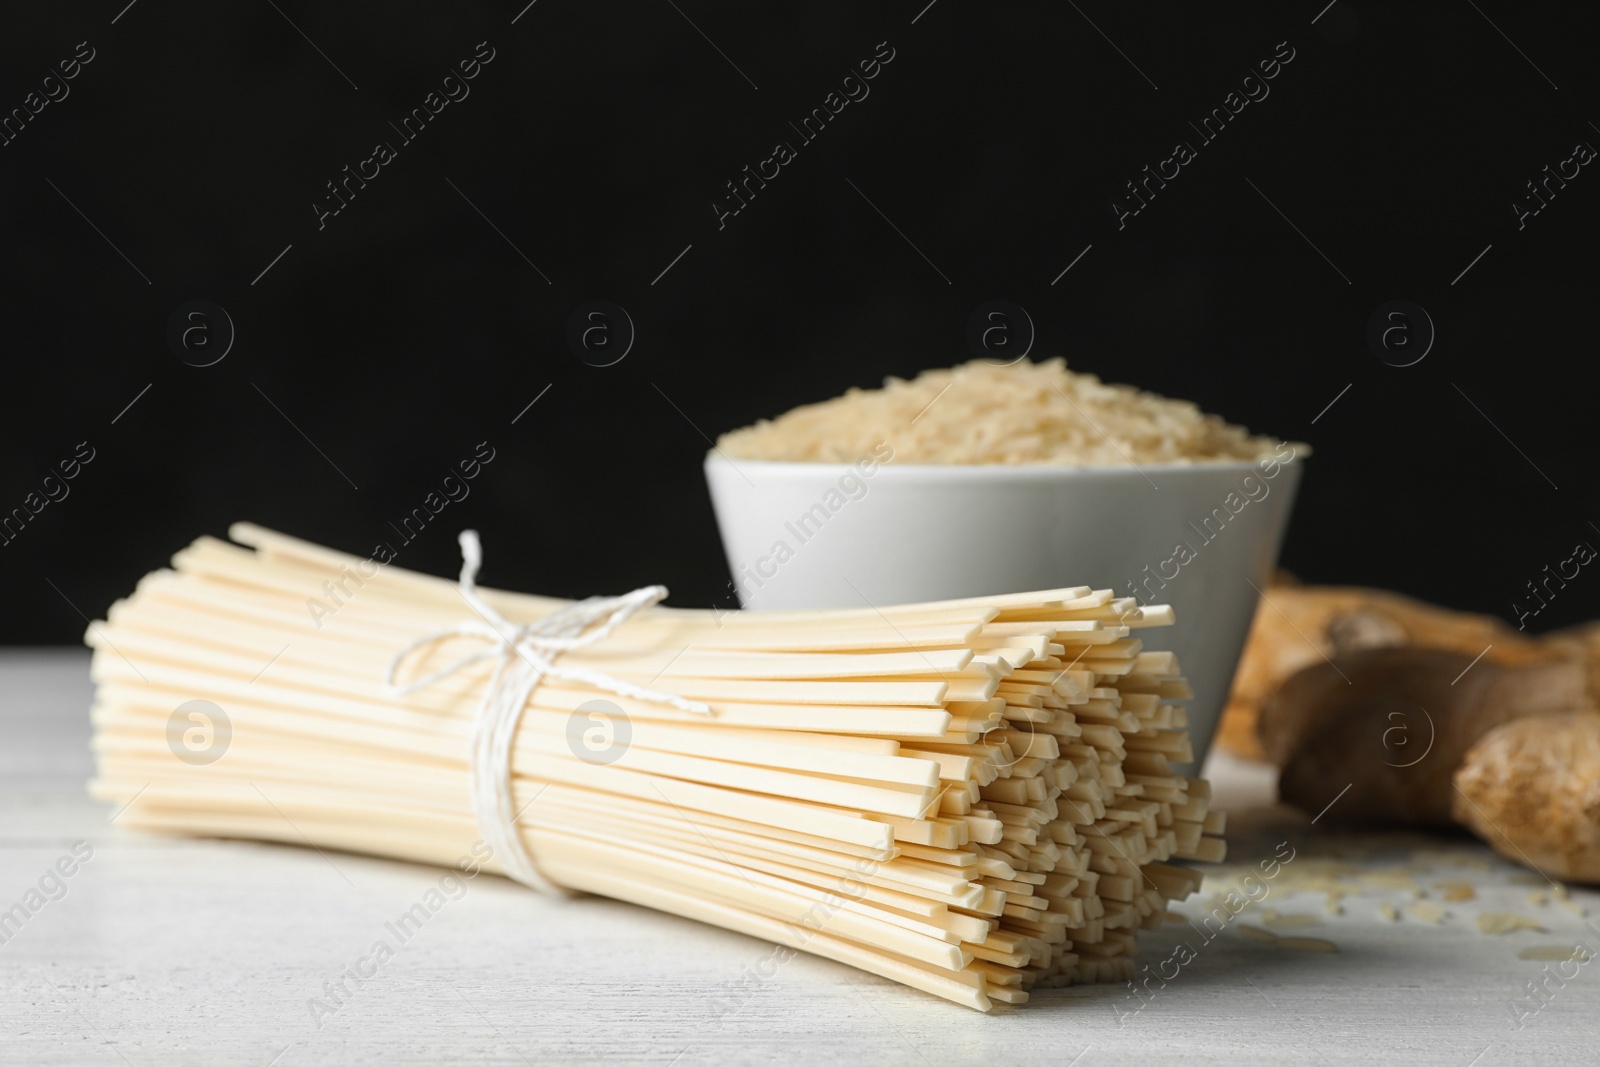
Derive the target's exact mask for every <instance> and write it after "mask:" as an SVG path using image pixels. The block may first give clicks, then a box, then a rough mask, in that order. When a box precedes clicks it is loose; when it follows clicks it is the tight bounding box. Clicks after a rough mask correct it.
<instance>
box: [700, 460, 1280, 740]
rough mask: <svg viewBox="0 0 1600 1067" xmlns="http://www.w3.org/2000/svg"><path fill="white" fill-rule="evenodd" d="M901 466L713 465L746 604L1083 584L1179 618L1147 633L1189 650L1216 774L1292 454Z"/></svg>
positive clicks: (824, 604)
mask: <svg viewBox="0 0 1600 1067" xmlns="http://www.w3.org/2000/svg"><path fill="white" fill-rule="evenodd" d="M885 452H888V450H887V449H886V448H884V447H882V446H880V455H879V457H878V458H877V459H874V458H873V457H870V456H869V457H865V459H864V460H863V462H861V463H858V464H853V465H844V464H827V463H776V462H768V461H758V460H743V459H741V460H732V459H729V458H727V457H724V456H723V455H721V454H720V453H718V452H712V453H711V454H709V455H708V456H707V457H706V464H705V469H706V481H707V482H708V483H709V485H710V488H711V501H712V504H713V506H714V507H715V509H716V515H717V525H718V527H719V528H720V529H721V532H722V543H723V547H724V549H725V551H726V552H727V556H728V566H729V568H730V569H731V570H732V572H733V575H734V578H733V582H734V586H735V591H736V592H737V594H738V597H739V601H740V603H741V604H743V605H744V607H746V608H748V609H751V610H793V609H798V608H851V607H866V606H868V605H874V606H880V607H881V606H882V605H884V604H903V603H910V602H915V601H923V600H945V599H950V598H954V597H968V596H982V595H987V594H991V593H1018V592H1026V591H1030V590H1034V589H1055V588H1060V587H1063V586H1071V585H1089V586H1093V587H1095V588H1096V589H1112V590H1114V591H1115V592H1116V593H1117V594H1118V595H1119V596H1136V597H1137V598H1138V600H1139V602H1140V603H1141V604H1171V605H1172V607H1173V610H1174V612H1175V614H1176V617H1177V624H1176V625H1175V626H1173V627H1171V628H1169V629H1160V630H1146V631H1142V632H1141V634H1140V636H1141V637H1142V638H1143V639H1144V640H1145V642H1146V644H1147V646H1148V647H1151V648H1168V649H1171V650H1173V651H1174V652H1176V653H1177V655H1178V661H1179V664H1180V665H1181V667H1182V668H1183V671H1184V674H1185V675H1186V676H1187V677H1188V678H1189V680H1190V683H1191V684H1192V685H1193V686H1194V692H1195V696H1194V699H1193V700H1192V701H1191V702H1190V704H1189V729H1190V733H1191V735H1192V738H1193V744H1194V752H1195V760H1196V764H1195V765H1196V766H1198V764H1199V762H1200V761H1203V760H1204V759H1205V753H1206V750H1207V749H1208V748H1209V746H1210V744H1211V737H1212V734H1213V733H1214V732H1215V730H1216V726H1217V720H1218V718H1219V717H1220V715H1221V714H1222V708H1223V705H1224V703H1225V702H1226V700H1227V696H1228V688H1229V686H1230V685H1231V684H1232V681H1233V672H1234V668H1235V667H1236V666H1237V664H1238V660H1239V653H1240V651H1241V650H1242V649H1243V647H1244V640H1245V636H1246V634H1247V633H1248V631H1249V629H1250V620H1251V617H1252V616H1253V615H1254V612H1255V609H1256V601H1257V599H1258V597H1259V593H1258V590H1264V589H1266V587H1267V583H1268V582H1269V581H1270V580H1271V577H1272V570H1273V566H1274V563H1275V562H1276V559H1277V555H1278V546H1279V543H1280V542H1281V541H1282V539H1283V533H1284V529H1285V527H1286V526H1287V525H1288V518H1289V511H1290V508H1291V506H1292V504H1293V502H1294V495H1295V489H1296V488H1297V487H1298V485H1299V481H1300V471H1301V462H1300V461H1299V460H1297V459H1295V458H1294V452H1293V449H1292V447H1291V446H1288V445H1284V446H1282V448H1281V449H1280V460H1262V461H1257V462H1232V463H1204V464H1160V465H1151V466H1141V467H1137V468H1134V467H1071V468H1069V467H1042V466H1033V467H1007V466H954V465H952V466H933V465H911V464H897V463H894V462H893V461H892V458H891V459H890V461H888V462H881V460H882V459H883V458H884V455H883V454H884V453H885ZM888 454H889V455H890V456H891V457H892V452H889V453H888ZM1180 548H1185V549H1187V550H1188V551H1187V552H1182V551H1179V549H1180ZM1263 610H1271V609H1270V608H1265V609H1263Z"/></svg>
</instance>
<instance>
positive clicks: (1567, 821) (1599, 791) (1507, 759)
mask: <svg viewBox="0 0 1600 1067" xmlns="http://www.w3.org/2000/svg"><path fill="white" fill-rule="evenodd" d="M1455 790H1456V795H1455V797H1454V803H1453V805H1452V809H1451V810H1452V813H1453V814H1454V816H1455V818H1456V821H1458V822H1459V823H1461V824H1462V825H1463V826H1465V827H1467V828H1468V829H1470V830H1471V831H1472V832H1473V833H1475V834H1477V835H1478V836H1479V837H1481V838H1483V839H1484V840H1485V841H1487V842H1489V844H1490V845H1491V846H1493V848H1494V850H1495V851H1496V852H1498V853H1500V854H1501V855H1502V856H1505V857H1506V858H1507V859H1511V860H1514V861H1516V862H1518V863H1525V864H1528V865H1529V866H1532V867H1533V868H1534V869H1535V870H1538V871H1539V872H1540V873H1542V874H1544V875H1546V876H1549V877H1556V878H1566V879H1571V880H1574V881H1580V882H1594V881H1600V715H1595V714H1591V713H1584V712H1578V713H1575V714H1571V715H1562V716H1560V717H1558V718H1554V719H1541V720H1518V721H1515V722H1509V723H1506V724H1505V725H1503V726H1500V727H1498V728H1496V729H1494V730H1491V731H1489V732H1488V733H1487V734H1485V735H1484V736H1483V737H1482V738H1480V739H1479V741H1478V743H1477V744H1475V745H1473V746H1472V748H1471V750H1469V751H1468V752H1467V756H1466V761H1465V763H1463V765H1462V767H1461V769H1460V770H1459V771H1457V772H1456V774H1455Z"/></svg>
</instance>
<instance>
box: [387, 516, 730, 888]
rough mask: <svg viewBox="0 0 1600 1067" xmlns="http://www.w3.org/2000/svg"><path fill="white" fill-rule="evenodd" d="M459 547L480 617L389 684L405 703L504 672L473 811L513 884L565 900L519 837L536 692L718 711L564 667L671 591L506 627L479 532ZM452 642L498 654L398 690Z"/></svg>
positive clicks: (477, 747) (467, 533)
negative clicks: (523, 735)
mask: <svg viewBox="0 0 1600 1067" xmlns="http://www.w3.org/2000/svg"><path fill="white" fill-rule="evenodd" d="M458 540H459V541H460V544H461V579H460V583H459V586H458V589H459V592H460V593H461V598H462V599H463V600H465V601H466V602H467V605H468V606H469V607H471V608H472V610H473V611H474V612H475V613H476V614H477V616H478V617H477V618H475V619H466V620H464V621H462V622H459V623H456V624H455V625H453V626H446V627H444V628H442V629H439V630H435V631H433V632H432V633H429V634H424V635H423V636H422V637H419V638H417V639H416V640H415V641H413V642H411V643H410V644H409V645H407V646H406V647H405V648H403V649H401V650H400V651H399V652H398V653H396V654H395V657H394V659H393V660H391V661H390V663H389V671H388V674H387V676H386V677H385V683H386V684H387V685H388V687H389V689H390V691H391V692H393V693H395V694H396V695H398V696H405V695H407V694H410V693H414V692H416V691H417V690H419V689H422V688H425V687H427V686H430V685H433V684H434V683H435V682H439V681H441V680H443V679H445V678H448V677H450V676H451V675H453V674H455V673H457V672H458V671H463V670H466V669H467V668H469V667H472V666H474V665H476V664H478V663H482V662H484V661H485V660H493V661H494V664H495V666H494V673H493V675H491V677H490V679H489V685H488V688H487V689H486V690H485V691H484V695H483V704H482V705H481V706H480V707H479V709H478V714H477V717H476V718H475V719H474V720H473V724H472V736H471V740H470V744H469V748H468V759H467V762H468V766H469V768H470V770H471V779H472V807H473V811H474V813H475V814H476V816H477V819H478V826H479V828H480V829H481V830H482V831H483V836H484V840H485V841H486V842H487V843H488V844H489V846H490V848H491V849H493V855H494V856H495V858H497V859H498V860H499V861H500V865H501V867H503V868H504V869H505V872H506V874H507V875H508V876H509V877H511V878H514V879H516V880H517V881H519V882H521V883H522V884H524V885H527V886H530V887H532V888H534V889H538V890H541V891H543V892H546V893H560V892H563V890H561V889H560V887H558V886H557V885H556V884H555V883H553V882H551V881H550V880H549V879H548V878H546V877H545V875H544V874H543V872H541V871H540V870H539V866H538V864H537V863H535V862H534V859H533V855H532V854H531V853H530V852H529V851H528V848H527V845H526V844H525V843H524V842H523V839H522V834H521V833H519V832H518V830H517V816H518V815H519V814H521V813H520V812H516V811H513V810H512V789H511V751H512V742H513V741H514V740H515V738H516V735H517V726H518V724H519V723H521V721H522V713H523V712H524V711H525V710H526V709H527V706H528V703H529V701H530V700H531V699H532V698H533V691H534V689H535V688H537V687H538V685H539V683H540V682H541V681H542V680H543V679H545V678H558V679H561V680H562V681H568V682H577V683H580V684H583V685H587V686H590V687H592V688H595V689H599V690H602V691H604V692H607V693H612V694H615V695H616V696H621V697H628V698H630V699H633V700H641V701H646V702H648V703H652V704H664V705H667V706H669V707H673V708H677V709H678V710H679V711H684V712H689V713H691V714H695V715H710V714H711V708H710V707H709V706H708V705H706V704H703V703H701V702H699V701H696V700H686V699H685V698H683V697H680V696H678V695H676V694H674V693H665V692H661V691H659V690H655V689H650V688H647V687H645V686H641V685H635V684H633V683H632V682H626V681H623V680H621V679H619V678H613V677H611V676H610V675H608V674H606V673H604V672H603V671H596V670H591V669H589V668H586V667H575V666H567V665H563V664H560V663H558V662H556V659H557V657H558V656H560V655H561V653H563V652H570V651H573V650H574V649H579V648H584V647H587V646H589V645H593V644H595V643H597V642H599V641H603V640H605V639H606V638H607V637H609V636H610V635H611V634H612V633H613V632H614V631H615V630H616V629H617V627H619V626H621V625H622V624H623V623H625V622H627V621H628V619H630V618H632V617H633V616H634V615H635V614H636V613H638V612H639V611H642V610H643V609H645V608H648V607H653V606H654V605H656V604H659V603H660V602H661V601H663V600H665V599H666V596H667V589H666V587H665V586H661V585H647V586H644V587H642V588H640V589H635V590H634V591H633V592H631V593H624V594H623V595H621V596H614V597H590V598H588V599H587V600H580V601H576V602H574V603H572V604H569V605H568V606H566V607H564V608H561V609H560V610H559V611H555V612H552V613H551V614H549V615H546V616H544V617H543V618H541V619H535V620H534V621H533V622H530V623H522V624H517V623H513V622H511V621H510V620H508V619H506V618H505V616H503V615H501V614H500V613H499V612H498V611H496V610H495V609H494V607H493V606H492V605H490V604H489V603H488V602H487V601H485V600H484V599H483V598H482V597H481V596H480V595H479V594H478V587H477V576H478V569H479V567H480V566H482V563H483V547H482V545H480V544H479V542H478V534H477V531H475V530H463V531H461V534H460V537H459V539H458ZM452 637H477V638H482V639H484V640H486V641H488V642H489V643H490V647H489V648H487V649H485V650H483V651H481V652H474V653H469V654H467V655H465V656H462V657H461V658H460V659H458V660H456V661H455V662H453V663H451V664H449V665H448V666H446V667H444V668H443V669H442V670H438V671H435V672H434V673H432V674H430V675H428V676H427V677H425V678H419V679H417V680H416V681H413V682H409V683H407V684H405V685H399V684H397V683H396V682H395V677H396V675H397V674H399V672H400V668H401V667H402V666H403V665H404V663H405V662H406V660H407V659H409V658H410V657H411V656H412V655H413V654H414V653H416V652H417V651H419V650H420V649H423V648H427V647H430V646H432V645H435V644H437V643H438V642H440V641H444V640H447V639H449V638H452ZM529 803H532V801H531V800H530V801H529Z"/></svg>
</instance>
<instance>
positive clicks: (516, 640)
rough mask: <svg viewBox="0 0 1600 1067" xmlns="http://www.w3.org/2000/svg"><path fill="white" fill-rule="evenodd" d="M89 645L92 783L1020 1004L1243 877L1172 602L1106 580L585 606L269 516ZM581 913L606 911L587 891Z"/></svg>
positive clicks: (202, 550)
mask: <svg viewBox="0 0 1600 1067" xmlns="http://www.w3.org/2000/svg"><path fill="white" fill-rule="evenodd" d="M230 536H231V537H232V539H233V541H234V542H237V543H229V542H225V541H219V540H216V539H214V538H201V539H200V540H198V541H196V542H194V543H193V544H192V545H190V546H189V547H187V548H185V549H183V550H182V551H181V552H179V553H178V554H177V556H176V557H175V558H174V560H173V566H172V569H170V570H160V571H157V572H155V573H153V574H150V575H148V576H147V577H146V578H145V579H144V580H143V581H141V582H140V583H139V586H138V589H137V590H136V591H135V592H134V594H133V595H132V596H130V597H128V598H127V599H125V600H121V601H119V602H117V603H116V604H115V605H114V606H113V607H112V609H111V611H110V612H109V618H108V619H107V620H106V621H104V622H102V623H95V624H93V625H91V626H90V628H89V632H88V636H87V641H88V643H89V644H90V645H91V646H92V647H93V648H94V650H95V655H94V667H93V673H94V679H95V681H96V683H97V692H96V697H95V704H94V712H93V720H94V728H95V733H94V742H93V744H94V751H95V756H96V763H97V774H96V777H95V779H94V780H93V782H92V784H91V789H92V792H93V793H94V795H95V796H97V797H100V798H104V799H106V800H109V801H113V802H115V803H116V805H117V806H118V807H119V808H125V811H124V814H122V815H120V816H119V818H118V821H119V822H120V823H122V824H124V825H127V826H133V827H139V828H142V829H144V830H148V831H157V832H163V833H174V834H192V835H203V836H220V837H239V838H255V839H262V840H272V841H282V842H287V843H291V844H297V845H298V844H306V843H308V842H309V843H311V844H313V845H315V846H317V847H319V848H331V849H343V850H348V851H351V852H359V853H368V854H372V855H378V856H388V857H395V858H399V859H404V860H411V861H416V862H420V863H429V864H438V865H441V866H450V865H452V864H454V863H455V861H456V860H457V858H458V857H460V856H462V855H463V854H466V853H468V852H472V851H473V850H474V846H476V851H475V852H474V853H473V854H475V855H479V856H483V855H488V856H489V857H490V858H489V859H488V860H487V861H486V862H485V863H484V864H483V868H484V869H485V870H488V871H492V872H496V873H503V874H507V875H510V876H512V877H515V878H518V879H519V880H520V881H523V882H525V883H527V884H529V885H531V886H535V887H538V888H543V889H557V890H560V891H569V892H586V893H597V894H602V895H605V896H609V897H614V898H617V899H619V900H625V901H630V902H633V903H636V904H640V905H644V906H646V907H650V908H657V909H660V910H661V911H666V912H671V913H673V914H676V915H682V916H687V917H689V918H693V919H698V920H700V921H702V922H706V923H711V924H713V925H716V926H721V927H724V928H726V929H730V930H737V931H740V932H743V933H746V934H749V935H751V936H753V937H758V938H761V939H763V940H766V941H770V942H773V943H775V944H777V945H779V946H783V947H784V948H785V949H788V950H797V951H804V952H810V953H814V954H816V955H819V956H825V957H827V958H829V959H832V960H837V961H839V962H841V963H846V964H849V965H851V966H853V967H858V968H860V969H862V970H865V971H870V972H872V973H873V974H877V975H882V976H883V977H886V978H890V979H893V980H895V981H897V982H902V983H904V984H905V985H908V986H913V987H915V988H917V989H920V990H924V991H926V992H929V993H933V994H935V995H937V996H941V997H944V998H946V999H948V1000H952V1001H955V1002H957V1003H959V1004H964V1005H967V1006H968V1007H971V1008H977V1009H979V1010H985V1011H986V1010H989V1009H990V1008H991V1007H992V1006H993V1004H994V1003H996V1002H1000V1003H1008V1004H1016V1003H1021V1002H1023V1001H1026V1000H1027V998H1028V990H1030V989H1032V988H1034V987H1039V986H1052V985H1062V984H1068V983H1073V982H1093V981H1107V980H1119V979H1124V978H1128V977H1131V976H1132V973H1133V968H1132V962H1131V961H1132V959H1133V955H1134V938H1135V935H1136V932H1137V930H1138V929H1140V928H1141V927H1146V928H1148V927H1154V926H1156V925H1158V924H1159V923H1161V921H1162V919H1163V917H1164V915H1165V913H1166V902H1167V901H1169V900H1177V899H1181V898H1183V897H1185V896H1187V895H1188V894H1189V893H1191V892H1192V891H1194V890H1195V889H1196V888H1197V887H1198V884H1199V881H1200V874H1199V873H1198V872H1197V871H1195V870H1192V869H1190V868H1188V867H1185V866H1180V865H1175V864H1173V863H1171V862H1169V861H1171V860H1173V859H1175V858H1184V859H1198V860H1205V861H1211V862H1215V861H1218V860H1220V859H1221V858H1222V856H1223V851H1224V846H1223V842H1222V840H1221V838H1220V836H1218V835H1220V834H1221V832H1222V830H1223V822H1222V818H1221V815H1220V813H1213V812H1208V810H1207V801H1208V799H1209V790H1208V789H1207V787H1206V784H1205V783H1204V782H1203V781H1201V780H1199V779H1195V778H1185V777H1182V776H1180V775H1178V774H1176V773H1174V772H1173V770H1172V764H1173V763H1181V762H1186V761H1188V760H1190V759H1191V758H1192V756H1191V752H1190V746H1189V740H1188V737H1187V734H1186V733H1185V731H1184V726H1185V714H1184V710H1183V708H1182V706H1181V704H1180V703H1179V702H1180V701H1182V700H1183V699H1184V698H1185V697H1187V696H1188V695H1189V692H1190V691H1189V687H1188V685H1187V684H1186V683H1185V682H1184V680H1183V678H1182V677H1181V676H1180V675H1179V673H1178V664H1177V662H1176V661H1175V659H1174V657H1173V655H1172V654H1171V653H1170V652H1164V651H1154V650H1146V649H1145V647H1144V643H1143V641H1142V640H1141V639H1140V638H1138V637H1135V636H1133V632H1134V631H1135V630H1142V629H1143V628H1145V627H1150V626H1160V625H1165V624H1169V623H1170V622H1171V611H1170V610H1169V609H1166V608H1160V607H1150V606H1145V607H1143V608H1141V607H1139V606H1138V605H1136V604H1135V603H1134V602H1133V601H1131V600H1121V599H1117V598H1115V597H1114V596H1113V595H1112V594H1111V593H1110V592H1109V591H1104V590H1092V589H1089V588H1087V587H1083V588H1068V589H1052V590H1045V591H1041V592H1036V593H1023V594H1013V595H1005V596H992V597H977V598H972V599H966V600H953V601H943V602H939V603H929V604H912V605H902V606H892V607H891V606H885V607H883V608H881V610H880V609H878V608H866V609H863V610H859V611H854V610H852V611H809V612H719V611H700V610H686V609H680V608H668V607H663V606H659V605H658V604H657V603H656V602H657V601H659V600H660V598H661V597H662V596H663V595H664V594H665V590H661V589H659V587H654V588H652V589H647V590H641V591H636V592H635V593H632V594H628V595H627V596H624V597H617V598H612V599H609V600H605V599H595V600H590V601H580V602H572V601H565V600H554V599H548V598H545V597H539V596H530V595H526V594H520V593H510V592H501V591H498V590H491V589H483V588H478V587H477V586H476V585H475V582H474V580H473V574H474V572H475V571H476V568H477V563H478V560H477V544H476V541H475V540H474V539H472V538H471V537H470V536H469V535H463V548H464V550H465V551H466V553H467V555H468V557H469V559H468V566H467V568H465V569H464V571H463V574H462V580H461V581H459V582H456V581H449V580H445V579H441V578H434V577H429V576H426V575H422V574H417V573H414V572H410V571H406V570H402V569H401V568H399V567H396V566H394V565H393V564H392V563H386V562H384V561H383V560H380V559H378V558H375V557H374V558H362V557H359V556H352V555H346V554H344V553H340V552H335V551H332V550H329V549H326V548H322V547H319V546H316V545H313V544H310V543H307V542H304V541H299V540H295V539H293V538H290V537H286V536H283V535H281V534H276V533H273V532H271V531H268V530H265V529H262V528H260V527H256V526H251V525H247V524H239V525H236V526H234V527H233V528H232V530H231V531H230ZM579 906H581V905H579Z"/></svg>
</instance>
